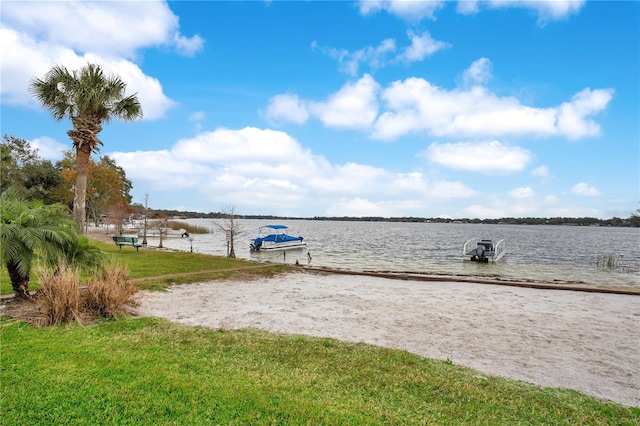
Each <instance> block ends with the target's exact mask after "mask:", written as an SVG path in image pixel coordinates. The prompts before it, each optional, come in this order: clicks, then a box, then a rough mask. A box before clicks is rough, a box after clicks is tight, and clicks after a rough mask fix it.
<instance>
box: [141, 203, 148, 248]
mask: <svg viewBox="0 0 640 426" xmlns="http://www.w3.org/2000/svg"><path fill="white" fill-rule="evenodd" d="M142 214H143V216H144V231H143V232H144V233H143V234H142V244H144V245H147V218H148V216H149V194H144V210H143V212H142Z"/></svg>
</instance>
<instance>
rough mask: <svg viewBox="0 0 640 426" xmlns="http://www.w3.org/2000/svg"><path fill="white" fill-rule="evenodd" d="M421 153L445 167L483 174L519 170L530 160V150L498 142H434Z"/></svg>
mask: <svg viewBox="0 0 640 426" xmlns="http://www.w3.org/2000/svg"><path fill="white" fill-rule="evenodd" d="M419 155H420V156H424V157H425V158H427V159H428V160H429V161H431V162H432V163H436V164H439V165H442V166H445V167H449V168H452V169H457V170H467V171H473V172H480V173H513V172H519V171H521V170H523V169H524V168H525V167H526V166H527V164H528V163H529V162H530V161H531V153H530V152H529V151H527V150H525V149H523V148H520V147H510V146H505V145H503V144H502V143H500V142H498V141H488V142H476V143H473V142H459V143H447V144H438V143H432V144H431V145H429V147H428V148H427V149H426V151H423V152H421V153H420V154H419Z"/></svg>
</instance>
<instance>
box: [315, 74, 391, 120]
mask: <svg viewBox="0 0 640 426" xmlns="http://www.w3.org/2000/svg"><path fill="white" fill-rule="evenodd" d="M379 87H380V86H379V85H378V83H376V81H375V80H374V79H373V78H372V77H371V76H370V75H368V74H366V75H364V76H363V77H362V78H361V79H359V80H358V81H356V82H354V83H347V84H345V85H344V86H342V88H341V89H340V90H338V91H337V92H336V93H333V94H332V95H330V96H329V98H328V99H327V101H326V102H311V103H310V105H309V112H310V113H311V114H313V115H314V116H315V117H317V118H318V119H319V120H320V121H322V122H323V123H324V125H325V126H327V127H334V128H344V129H365V130H366V129H369V128H370V127H371V125H372V123H373V122H374V120H375V119H376V116H377V115H378V100H377V93H378V90H379Z"/></svg>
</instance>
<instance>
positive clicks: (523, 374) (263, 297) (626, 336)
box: [137, 273, 640, 407]
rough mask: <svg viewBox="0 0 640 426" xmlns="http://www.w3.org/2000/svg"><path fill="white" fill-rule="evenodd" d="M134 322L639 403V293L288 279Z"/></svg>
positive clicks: (148, 300)
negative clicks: (345, 349) (232, 332)
mask: <svg viewBox="0 0 640 426" xmlns="http://www.w3.org/2000/svg"><path fill="white" fill-rule="evenodd" d="M138 300H139V301H140V306H139V307H138V308H137V313H138V314H139V315H145V316H157V317H163V318H167V319H169V320H172V321H177V322H180V323H184V324H189V325H201V326H205V327H211V328H224V329H239V328H245V327H255V328H260V329H264V330H267V331H270V332H276V333H294V334H305V335H312V336H321V337H332V338H336V339H340V340H345V341H353V342H365V343H371V344H375V345H379V346H385V347H389V348H396V349H404V350H407V351H410V352H412V353H416V354H418V355H422V356H425V357H428V358H435V359H447V358H448V359H450V360H451V361H453V362H454V363H455V364H457V365H464V366H468V367H472V368H475V369H477V370H480V371H483V372H485V373H487V374H491V375H497V376H503V377H508V378H511V379H517V380H525V381H528V382H532V383H535V384H538V385H541V386H550V387H565V388H571V389H575V390H578V391H581V392H583V393H586V394H589V395H593V396H596V397H598V398H602V399H610V400H612V401H615V402H619V403H622V404H625V405H632V406H636V407H640V297H638V296H628V295H616V294H599V293H581V292H575V291H560V290H539V289H529V288H519V287H505V286H495V285H487V284H469V283H455V282H417V281H398V280H390V279H384V278H375V277H363V276H350V275H340V274H329V275H319V274H313V273H292V274H286V275H282V276H278V277H275V278H270V279H267V280H263V281H249V282H242V281H217V282H212V283H201V284H191V285H182V286H176V287H174V288H172V289H171V290H170V291H169V292H167V293H159V292H155V293H149V292H143V293H141V294H140V296H139V298H138Z"/></svg>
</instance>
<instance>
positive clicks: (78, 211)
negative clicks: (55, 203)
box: [73, 144, 91, 234]
mask: <svg viewBox="0 0 640 426" xmlns="http://www.w3.org/2000/svg"><path fill="white" fill-rule="evenodd" d="M87 148H88V147H87V146H86V144H85V145H82V146H79V147H78V148H77V150H76V161H77V162H78V163H77V164H76V171H77V175H76V193H75V196H74V198H73V220H75V222H76V223H77V224H78V228H79V229H80V232H81V233H82V234H84V233H85V228H84V221H85V220H86V201H87V177H88V174H89V157H90V156H91V148H89V149H87Z"/></svg>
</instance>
